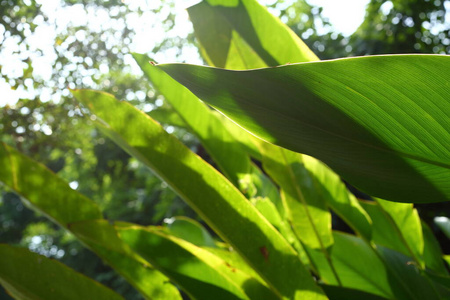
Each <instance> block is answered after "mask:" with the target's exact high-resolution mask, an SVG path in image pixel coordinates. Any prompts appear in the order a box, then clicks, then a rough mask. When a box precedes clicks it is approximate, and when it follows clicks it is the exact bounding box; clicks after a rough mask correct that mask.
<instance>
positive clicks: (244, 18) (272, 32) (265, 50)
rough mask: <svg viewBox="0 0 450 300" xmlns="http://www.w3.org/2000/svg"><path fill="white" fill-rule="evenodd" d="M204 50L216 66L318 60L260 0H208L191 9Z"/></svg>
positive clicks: (240, 66)
mask: <svg viewBox="0 0 450 300" xmlns="http://www.w3.org/2000/svg"><path fill="white" fill-rule="evenodd" d="M188 12H189V16H190V19H191V21H192V23H193V25H194V29H195V34H196V37H197V39H198V40H199V42H200V45H201V47H200V50H201V51H202V53H203V55H204V57H205V59H206V60H207V61H208V63H209V64H210V65H212V66H217V67H220V68H228V69H253V68H261V67H264V66H277V65H280V64H285V63H289V62H291V63H294V62H306V61H312V60H318V58H317V56H316V55H315V54H314V53H313V52H312V51H311V50H310V49H309V48H308V46H306V45H305V43H304V42H303V41H302V40H301V39H300V38H299V37H298V36H297V35H296V34H295V33H294V32H293V31H292V30H290V29H289V27H287V26H286V25H285V24H283V23H282V22H281V21H280V20H279V19H278V18H276V17H274V16H273V15H271V14H270V13H269V12H268V11H267V9H266V8H265V7H263V6H262V5H261V4H259V3H258V2H257V1H256V0H233V1H220V0H207V1H202V2H201V3H199V4H197V5H195V6H192V7H190V8H189V9H188Z"/></svg>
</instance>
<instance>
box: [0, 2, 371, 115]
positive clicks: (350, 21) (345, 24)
mask: <svg viewBox="0 0 450 300" xmlns="http://www.w3.org/2000/svg"><path fill="white" fill-rule="evenodd" d="M307 1H308V2H309V3H311V4H315V5H319V6H322V7H323V16H324V17H326V18H328V19H329V20H330V22H331V24H332V25H333V26H334V27H335V28H336V30H337V31H340V32H342V33H343V34H344V35H350V34H351V33H353V31H355V30H356V28H357V27H358V26H359V25H360V24H361V22H362V21H363V19H364V13H365V7H366V5H367V3H368V1H369V0H335V1H331V0H328V1H327V0H307ZM38 2H40V3H41V4H42V10H43V11H44V12H45V13H46V14H47V15H48V16H49V21H50V23H53V24H56V25H57V28H64V27H66V26H67V25H68V24H72V26H76V25H83V24H86V23H87V21H88V20H89V26H90V27H91V29H92V30H96V31H101V30H102V28H103V27H104V26H105V20H106V19H107V18H108V14H107V12H106V11H103V12H102V11H100V12H99V11H88V14H86V13H85V12H84V10H83V7H82V6H81V5H73V6H71V7H70V8H65V9H63V8H61V7H60V0H40V1H39V0H38ZM123 2H125V4H126V5H129V6H132V7H135V8H138V7H140V8H141V9H143V11H144V14H143V16H142V17H141V18H139V17H137V15H136V16H133V15H132V16H129V18H127V20H125V22H127V24H128V25H130V24H132V26H133V27H134V28H135V31H136V36H135V39H134V41H133V43H132V45H131V46H130V47H131V50H132V51H133V52H138V53H146V52H149V51H150V50H151V49H152V48H153V47H154V46H155V44H157V43H158V42H159V41H161V40H162V39H163V38H164V36H165V35H166V34H167V33H166V32H165V30H164V28H162V26H158V25H159V24H161V23H162V22H161V18H165V13H164V11H163V12H162V13H161V14H159V15H156V14H155V13H153V12H151V11H149V8H151V7H150V6H151V5H155V7H158V6H159V1H158V0H151V1H147V0H128V1H123ZM196 2H199V0H183V1H175V10H176V11H175V15H176V16H177V17H176V20H175V24H177V25H176V27H175V30H173V31H172V32H171V33H170V34H171V35H175V36H178V37H181V38H183V37H186V36H187V35H188V34H189V32H190V31H191V30H192V25H191V24H190V22H189V20H188V15H187V12H186V10H185V9H186V8H187V7H189V6H190V5H193V4H195V3H196ZM260 2H261V3H263V4H264V3H273V2H274V0H260ZM166 13H167V12H166ZM36 23H37V24H38V25H39V23H41V24H40V25H39V26H38V27H37V29H36V32H35V33H34V34H32V35H30V36H29V37H27V39H28V43H29V44H30V46H31V47H30V50H31V51H33V50H36V49H39V50H41V51H42V52H43V53H44V55H43V56H37V55H36V57H34V58H33V57H31V58H32V62H33V68H34V73H33V75H34V76H39V77H41V78H43V79H44V80H46V79H49V78H50V76H51V72H52V62H53V61H54V58H55V56H56V53H55V50H54V45H53V41H54V38H55V36H56V35H57V34H58V32H55V30H54V27H53V26H51V25H46V23H45V22H44V21H43V20H41V22H39V21H38V22H36ZM108 26H111V25H109V24H108ZM112 26H114V25H112ZM118 26H119V25H118ZM4 30H5V29H4V28H3V27H2V26H1V25H0V43H2V48H1V49H0V54H1V55H0V65H1V66H2V73H3V74H8V76H11V75H12V76H16V77H20V76H21V71H18V70H21V65H22V64H23V62H22V61H21V58H20V55H17V54H16V55H12V54H13V53H14V52H16V53H17V52H18V50H20V51H22V50H21V49H19V47H18V46H17V42H16V41H14V40H13V39H11V38H10V39H6V40H5V41H3V32H4ZM149 32H150V36H151V38H149ZM80 34H81V33H80ZM75 38H83V37H81V36H80V37H78V36H75ZM20 51H19V52H20ZM175 54H176V53H175V52H173V53H171V52H166V53H157V54H155V56H154V59H155V60H156V61H159V62H161V61H164V62H170V61H175ZM183 56H184V57H186V60H187V61H188V62H190V63H200V60H199V59H198V56H197V52H196V50H195V49H190V48H186V49H184V52H183ZM126 61H127V60H126ZM129 63H130V65H131V66H132V70H135V69H138V66H137V64H136V63H135V62H134V61H133V59H132V58H131V56H130V57H129ZM136 71H137V70H136ZM31 83H32V82H30V87H29V89H30V90H31V92H33V90H32V84H31ZM27 97H29V95H28V94H27V92H26V91H25V90H20V89H19V90H12V89H11V87H10V86H9V85H8V84H7V83H6V82H5V80H4V79H3V78H2V77H0V107H2V106H4V105H6V104H9V105H14V104H15V103H16V102H17V100H18V99H19V98H27ZM40 97H41V99H42V100H43V101H46V100H49V99H50V89H45V88H44V89H43V91H41V95H40Z"/></svg>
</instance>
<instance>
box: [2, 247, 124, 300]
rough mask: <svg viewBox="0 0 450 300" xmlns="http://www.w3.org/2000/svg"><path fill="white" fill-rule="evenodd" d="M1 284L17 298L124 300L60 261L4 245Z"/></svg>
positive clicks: (37, 299)
mask: <svg viewBox="0 0 450 300" xmlns="http://www.w3.org/2000/svg"><path fill="white" fill-rule="evenodd" d="M0 284H1V285H3V287H4V288H5V289H6V290H7V291H8V292H9V293H10V295H11V296H13V297H14V298H16V299H26V300H32V299H36V300H39V299H46V300H53V299H54V300H60V299H67V300H71V299H73V300H79V299H98V300H102V299H104V300H116V299H117V300H118V299H123V298H122V297H121V296H120V295H118V294H116V293H115V292H113V291H112V290H110V289H109V288H107V287H105V286H103V285H101V284H100V283H98V282H96V281H94V280H92V279H90V278H89V277H86V276H84V275H82V274H80V273H78V272H75V271H74V270H72V269H70V268H68V267H67V266H65V265H63V264H62V263H60V262H58V261H55V260H52V259H49V258H47V257H45V256H42V255H39V254H36V253H33V252H30V251H29V250H28V249H24V248H18V247H11V246H8V245H1V244H0Z"/></svg>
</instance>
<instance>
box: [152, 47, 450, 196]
mask: <svg viewBox="0 0 450 300" xmlns="http://www.w3.org/2000/svg"><path fill="white" fill-rule="evenodd" d="M159 68H160V69H162V70H164V71H165V72H167V73H168V74H169V75H171V76H172V77H173V78H175V79H176V80H177V81H179V82H180V83H182V84H183V85H185V86H186V87H188V88H189V89H190V90H191V91H192V92H193V93H194V94H196V95H197V96H198V97H199V98H201V99H202V100H204V101H206V102H207V103H209V104H211V105H212V106H214V107H215V108H217V109H218V110H220V111H221V112H223V113H224V114H226V115H227V116H228V117H230V118H231V119H232V120H234V121H235V122H237V123H238V124H240V125H241V126H242V127H244V128H246V129H247V130H249V131H250V132H252V133H254V134H255V135H257V136H259V137H261V138H262V139H265V140H266V141H269V142H271V143H275V144H278V145H280V146H283V147H286V148H288V149H291V150H294V151H298V152H301V153H305V154H310V155H312V156H314V157H316V158H319V159H321V160H322V161H324V162H325V163H327V164H328V165H329V166H330V167H331V168H333V169H334V170H335V171H337V172H338V173H339V174H341V175H342V176H343V177H344V178H345V179H347V180H348V181H349V182H351V183H352V184H354V185H355V186H357V187H359V188H360V189H362V190H363V191H366V192H367V193H369V194H371V195H374V196H379V197H382V198H385V199H389V200H393V201H399V202H438V201H447V200H448V199H449V198H450V182H449V181H448V178H449V176H450V150H449V149H448V147H447V146H446V145H448V144H450V132H449V128H450V121H449V118H448V115H447V114H446V112H447V111H450V95H449V93H448V88H445V87H446V86H448V82H450V73H449V72H447V70H448V69H449V68H450V57H446V56H439V55H396V56H395V55H393V56H374V57H359V58H349V59H340V60H333V61H324V62H313V63H302V64H294V65H287V66H282V67H278V68H268V69H259V70H250V71H228V70H222V69H216V68H209V67H201V66H193V65H183V64H166V65H159Z"/></svg>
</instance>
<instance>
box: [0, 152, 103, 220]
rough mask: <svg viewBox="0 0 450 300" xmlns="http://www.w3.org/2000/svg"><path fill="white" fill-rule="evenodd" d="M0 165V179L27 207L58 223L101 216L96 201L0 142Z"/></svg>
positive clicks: (42, 166)
mask: <svg viewBox="0 0 450 300" xmlns="http://www.w3.org/2000/svg"><path fill="white" fill-rule="evenodd" d="M0 166H1V168H0V181H1V182H3V183H4V184H5V185H7V186H9V187H10V188H11V189H13V190H14V191H15V192H16V193H18V194H19V195H21V196H22V197H24V198H25V199H22V200H23V201H25V202H26V204H27V205H28V206H32V207H33V208H34V209H36V210H38V211H39V212H41V213H43V214H44V215H46V216H47V217H48V218H50V219H51V220H53V221H54V222H56V223H58V224H59V225H60V226H62V227H66V228H67V224H68V223H71V222H76V221H83V220H92V219H101V218H102V213H101V212H100V208H99V207H98V206H97V204H96V203H94V202H93V201H92V200H90V199H88V198H86V197H85V196H83V195H82V194H80V193H79V192H77V191H74V190H73V189H71V188H70V186H69V185H68V184H67V182H65V181H64V180H62V179H61V178H59V177H58V176H56V174H55V173H53V172H52V171H50V170H49V169H48V168H47V167H45V166H44V165H42V164H40V163H38V162H35V161H33V160H32V159H31V158H29V157H27V156H25V155H23V154H21V153H20V152H18V151H17V150H15V149H14V148H12V147H10V146H8V145H6V144H5V143H0ZM43 187H45V188H43Z"/></svg>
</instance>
